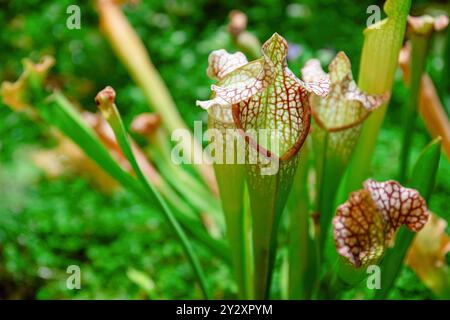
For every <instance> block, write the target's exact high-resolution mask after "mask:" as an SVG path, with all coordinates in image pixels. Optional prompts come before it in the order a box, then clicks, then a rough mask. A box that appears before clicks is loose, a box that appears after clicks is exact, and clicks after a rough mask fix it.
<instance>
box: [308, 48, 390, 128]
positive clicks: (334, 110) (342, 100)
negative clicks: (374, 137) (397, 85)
mask: <svg viewBox="0 0 450 320" xmlns="http://www.w3.org/2000/svg"><path fill="white" fill-rule="evenodd" d="M328 69H329V73H328V74H326V73H325V72H324V71H323V69H322V67H321V66H320V62H319V60H317V59H311V60H309V61H308V62H307V63H306V64H305V66H304V67H303V68H302V75H303V78H304V79H305V80H306V81H314V80H316V81H317V80H320V79H328V81H329V82H330V93H329V94H328V95H327V96H326V97H320V96H312V97H311V108H312V110H311V114H312V117H313V118H314V121H315V123H316V124H317V125H318V126H319V127H320V128H322V129H324V130H326V131H328V132H337V131H343V130H346V129H350V128H353V127H356V126H357V125H359V124H361V123H362V122H363V121H364V120H365V119H366V118H367V117H368V116H369V115H370V113H371V112H372V111H373V110H375V109H376V108H377V107H379V106H380V105H381V104H382V103H384V102H386V101H387V100H389V96H390V94H389V93H388V92H386V93H384V94H380V95H369V94H367V93H365V92H363V91H361V90H360V89H359V88H358V86H357V85H356V83H355V81H354V80H353V75H352V69H351V64H350V60H349V59H348V57H347V55H346V54H345V53H344V52H342V51H341V52H339V53H338V54H337V55H336V57H335V58H334V59H333V60H332V61H331V63H330V65H329V66H328Z"/></svg>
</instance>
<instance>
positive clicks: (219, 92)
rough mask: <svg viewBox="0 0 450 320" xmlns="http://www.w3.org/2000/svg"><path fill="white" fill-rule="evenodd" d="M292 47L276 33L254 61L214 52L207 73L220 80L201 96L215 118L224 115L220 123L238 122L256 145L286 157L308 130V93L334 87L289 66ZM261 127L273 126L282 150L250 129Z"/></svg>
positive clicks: (273, 136)
mask: <svg viewBox="0 0 450 320" xmlns="http://www.w3.org/2000/svg"><path fill="white" fill-rule="evenodd" d="M287 50H288V44H287V41H286V40H285V39H284V38H283V37H281V36H280V35H279V34H277V33H275V34H274V35H273V36H272V37H271V38H270V39H269V40H267V41H266V42H265V43H264V45H263V46H262V49H261V53H262V55H263V56H262V58H259V59H257V60H254V61H252V62H247V60H246V58H245V56H244V55H243V54H242V53H240V52H237V53H234V54H230V53H228V52H226V51H225V50H216V51H213V52H212V53H211V54H210V57H209V60H208V61H209V67H208V71H207V74H208V76H209V77H210V78H212V79H215V80H218V82H217V85H212V86H211V90H212V91H213V97H212V99H211V100H208V101H197V105H199V106H201V107H202V108H204V109H206V110H212V112H210V114H211V115H212V116H213V117H214V116H216V117H217V116H218V115H219V117H220V116H221V115H222V118H221V119H218V120H219V122H223V123H230V124H232V125H234V126H235V127H236V128H237V129H238V130H239V132H240V134H242V135H243V137H244V138H245V140H246V142H247V143H248V145H249V146H250V147H251V148H254V149H256V150H257V151H258V152H259V153H260V154H262V155H264V156H268V157H277V158H279V160H281V161H287V160H289V159H291V158H292V157H293V156H295V155H296V154H297V152H298V150H300V148H301V146H302V144H303V142H304V140H305V138H306V136H307V134H308V132H309V126H310V106H309V101H308V98H309V93H310V92H313V93H315V94H319V95H326V94H327V93H328V89H329V82H328V79H320V81H311V82H303V81H302V80H300V79H298V78H297V77H296V76H295V75H294V74H293V73H292V71H291V70H290V69H289V68H288V67H287V63H286V56H287ZM218 108H219V109H220V111H221V112H217V110H218ZM224 114H225V115H224ZM231 119H232V122H231V121H230V120H231ZM261 128H263V129H271V130H273V133H271V134H270V139H278V140H279V142H280V150H279V151H278V150H273V149H272V148H271V147H270V143H271V142H270V141H269V142H266V143H261V142H260V141H256V140H255V139H254V138H253V137H251V136H250V135H248V134H247V131H249V130H251V129H261Z"/></svg>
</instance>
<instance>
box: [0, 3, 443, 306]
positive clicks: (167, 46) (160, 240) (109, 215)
mask: <svg viewBox="0 0 450 320" xmlns="http://www.w3.org/2000/svg"><path fill="white" fill-rule="evenodd" d="M446 2H447V1H441V2H439V1H437V2H430V1H413V9H412V14H421V13H423V12H431V11H433V10H435V9H436V8H441V7H443V6H445V5H447V8H448V4H446ZM382 3H383V1H375V0H358V1H350V0H342V1H333V0H320V1H319V0H303V1H297V2H295V1H277V0H262V1H241V2H240V4H238V5H233V4H232V3H231V1H225V0H223V1H204V0H199V1H180V0H168V1H156V0H153V1H141V3H140V4H139V5H137V6H134V5H126V6H125V12H126V15H127V17H128V18H129V20H130V22H131V23H132V25H133V26H134V27H135V29H136V30H137V32H138V34H139V36H140V37H141V39H142V40H143V42H144V44H145V46H146V47H147V49H148V51H149V53H150V56H151V59H152V61H153V63H154V64H155V66H156V67H157V68H158V70H159V71H160V73H161V75H162V77H163V79H164V80H165V82H166V83H167V85H168V87H169V89H170V91H171V93H172V95H173V97H174V99H175V101H176V103H177V105H178V107H179V110H180V113H181V114H182V116H183V118H184V119H185V121H186V123H187V124H188V125H190V126H193V121H194V120H198V119H202V120H206V113H205V112H202V110H200V109H199V108H196V107H195V100H196V99H200V100H202V99H203V100H204V99H206V98H207V97H208V95H209V86H210V82H209V80H208V78H207V77H206V75H205V73H206V67H207V58H208V54H209V53H210V51H212V50H214V49H219V48H226V49H229V50H231V51H234V50H235V49H234V48H233V47H232V45H231V41H230V37H229V35H228V33H227V28H226V25H227V23H228V14H229V12H230V11H231V10H232V9H239V10H241V11H243V12H245V13H246V14H247V15H248V30H249V31H251V32H252V33H254V34H255V35H256V36H257V37H258V38H259V39H260V40H261V41H264V40H265V39H267V38H268V37H269V36H270V35H271V34H272V33H273V32H278V33H280V34H281V35H283V36H284V37H285V38H286V39H287V40H288V42H289V43H290V44H291V45H292V46H294V47H296V48H297V49H298V50H297V51H298V55H297V56H294V57H293V58H292V59H290V61H289V66H290V67H291V69H292V70H293V71H294V72H295V73H296V74H297V75H298V74H299V69H300V67H301V66H302V64H303V63H304V62H305V61H306V60H307V59H309V58H312V57H318V58H319V59H320V60H321V61H322V62H323V63H325V64H327V63H328V62H329V61H330V59H331V58H332V57H333V56H334V55H335V53H336V52H337V51H339V50H343V51H345V52H346V53H347V55H348V56H349V57H350V59H351V61H352V63H353V69H354V70H353V71H354V74H357V67H358V63H359V54H360V51H361V47H362V41H363V35H362V30H363V29H364V28H365V26H366V20H367V17H368V14H366V8H367V7H368V6H369V5H371V4H378V5H380V6H381V5H382ZM71 4H77V5H79V6H80V8H81V29H80V30H68V29H67V28H66V19H67V17H68V15H67V14H66V8H67V7H68V6H69V5H71ZM0 10H1V11H0V25H1V26H2V31H1V32H0V48H1V49H0V79H1V80H2V81H3V80H10V81H12V80H15V79H16V78H17V77H18V75H19V74H20V73H21V71H22V66H21V59H22V58H24V57H31V58H33V59H34V60H36V61H37V60H38V59H39V58H40V57H41V56H42V55H44V54H51V55H53V56H55V58H56V66H55V67H54V69H53V74H55V75H56V78H55V79H54V80H55V81H56V82H57V83H58V85H59V86H60V87H61V88H62V90H63V91H64V92H65V93H66V94H67V95H68V96H69V97H71V98H73V99H75V100H77V101H79V102H80V104H81V105H82V106H83V108H85V109H88V110H94V109H95V104H94V101H93V97H94V96H95V94H96V92H98V91H99V90H100V89H102V88H104V87H105V86H106V85H111V86H113V87H114V88H115V89H116V91H117V96H118V99H117V101H118V105H119V107H120V108H121V110H120V111H121V113H122V114H123V115H124V116H125V120H126V123H127V124H129V122H130V121H131V119H132V117H133V116H134V115H136V114H139V113H141V112H145V111H148V107H147V105H146V102H145V99H144V96H143V95H142V93H141V92H140V90H139V89H138V88H137V86H136V85H135V84H134V83H133V82H132V80H131V79H130V77H129V75H128V73H127V72H126V70H125V69H124V68H123V67H122V66H121V65H120V64H119V63H118V60H117V59H116V57H115V56H114V54H113V52H112V50H111V49H110V46H109V44H108V43H107V41H106V40H105V39H104V37H103V36H102V34H101V32H100V31H99V28H98V17H97V14H96V11H95V7H94V4H93V2H90V1H89V2H88V1H72V0H62V1H38V0H24V1H2V0H0ZM445 50H447V53H448V41H447V39H446V38H445V36H444V37H442V36H441V37H440V38H437V39H436V40H435V42H434V44H433V48H432V52H431V57H430V59H429V60H428V66H427V69H428V71H429V73H430V74H431V76H432V78H433V80H434V82H435V83H436V85H437V87H438V90H439V92H440V94H441V99H443V100H444V104H445V105H446V107H447V110H446V111H447V114H448V111H449V110H448V102H449V101H450V93H449V87H448V83H449V82H448V71H449V70H448V65H449V63H448V56H446V53H445V52H446V51H445ZM445 68H447V69H445ZM406 95H407V90H406V88H405V87H404V85H403V83H402V81H401V75H400V73H399V74H398V75H397V77H396V81H395V85H394V92H393V97H392V101H391V104H390V107H389V111H388V113H387V116H386V120H385V122H384V124H383V129H382V131H381V134H380V136H379V140H378V144H377V149H376V154H375V156H374V161H373V163H374V166H373V177H374V178H376V179H389V178H392V177H395V175H396V173H397V171H398V168H397V167H396V163H397V162H398V161H397V159H398V156H399V152H400V139H401V135H400V122H401V117H402V115H401V114H400V107H401V105H402V103H403V102H404V101H405V98H406ZM429 140H430V136H429V134H428V133H427V131H426V129H425V127H424V125H423V123H422V122H421V121H420V120H419V121H418V125H417V131H416V135H415V138H414V150H413V151H414V153H413V156H412V157H413V158H415V157H416V156H417V153H418V152H419V151H420V150H421V148H423V146H425V144H426V143H427V142H428V141H429ZM54 143H55V142H54V141H53V140H52V139H51V138H50V137H49V135H48V132H47V129H46V128H45V126H44V125H42V124H39V123H35V122H31V121H30V120H29V119H27V118H26V117H25V116H24V115H21V114H18V113H14V112H12V111H11V110H10V109H9V108H7V107H6V106H5V105H3V104H1V103H0V299H5V298H9V299H11V298H14V299H20V298H27V299H35V298H36V299H50V298H54V299H61V298H98V299H100V298H106V299H108V298H129V299H136V298H148V297H149V298H160V299H169V298H196V297H199V291H198V289H197V288H196V287H195V286H194V285H193V284H194V282H195V279H194V275H193V274H192V272H191V269H190V266H189V265H188V264H187V261H186V260H185V258H184V256H183V254H182V251H181V248H180V247H179V245H178V243H177V242H176V240H175V239H174V238H173V235H172V233H171V232H170V229H169V227H168V226H167V225H166V224H165V222H164V220H163V218H162V217H161V216H160V215H158V214H155V213H154V212H149V209H148V208H147V207H145V206H144V205H142V204H141V203H140V201H139V200H138V199H136V198H134V197H133V196H132V195H130V194H129V193H126V192H117V193H114V194H112V195H105V194H104V193H102V192H100V191H98V190H97V189H96V188H95V187H94V186H92V185H91V184H90V183H89V181H87V180H85V179H83V178H80V177H76V176H71V175H70V174H67V175H65V176H63V177H61V178H58V179H52V180H49V179H47V178H46V177H45V175H44V174H43V172H42V171H41V170H40V169H38V168H36V166H34V165H33V163H32V161H31V159H30V157H29V152H30V150H33V149H36V148H40V147H50V146H52V145H53V144H54ZM449 177H450V164H449V162H448V160H447V159H446V158H444V157H442V159H441V166H440V169H439V173H438V182H437V186H436V190H435V193H434V195H433V197H432V201H431V203H430V208H431V210H432V211H433V212H435V213H436V214H438V215H440V216H442V217H444V218H446V219H447V221H448V220H449V218H450V209H449V204H448V200H449V198H450V197H449V196H450V178H449ZM199 253H200V257H201V259H202V263H204V264H205V268H206V271H207V274H208V281H209V282H210V283H211V284H214V287H215V288H216V296H217V297H218V298H227V297H233V291H234V290H235V288H233V284H232V283H230V281H229V280H228V279H230V278H231V275H230V271H229V270H228V269H227V268H226V267H225V266H223V264H222V263H221V262H220V261H218V260H217V261H216V260H215V259H211V257H209V256H208V253H207V252H202V251H201V250H200V252H199ZM70 264H76V265H79V266H80V267H81V271H82V289H81V290H68V289H66V282H65V281H66V278H67V274H66V268H67V266H68V265H70ZM391 297H393V298H430V297H431V293H430V292H429V291H428V290H427V289H426V288H425V287H424V286H423V285H422V284H421V283H420V281H419V280H418V279H417V278H416V276H415V275H414V273H413V272H412V271H411V270H410V269H408V268H407V267H405V268H404V270H403V271H402V275H401V277H400V279H399V281H398V283H397V285H396V288H395V290H394V291H393V293H392V296H391Z"/></svg>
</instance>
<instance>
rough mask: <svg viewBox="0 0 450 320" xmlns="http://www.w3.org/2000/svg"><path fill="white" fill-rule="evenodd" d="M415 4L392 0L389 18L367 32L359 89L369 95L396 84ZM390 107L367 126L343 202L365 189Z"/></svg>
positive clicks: (380, 110) (382, 109) (388, 6)
mask: <svg viewBox="0 0 450 320" xmlns="http://www.w3.org/2000/svg"><path fill="white" fill-rule="evenodd" d="M410 7H411V0H388V1H386V3H385V5H384V11H385V12H386V13H387V15H388V17H387V18H386V19H384V20H382V21H380V22H378V23H376V24H374V25H372V26H370V27H369V28H367V29H366V30H365V32H364V35H365V41H364V46H363V50H362V55H361V63H360V69H359V77H358V87H359V88H360V89H361V90H363V91H365V92H367V93H369V94H382V93H385V92H389V91H390V90H391V87H392V83H393V80H394V74H395V70H396V68H397V63H398V55H399V52H400V48H401V45H402V42H403V37H404V34H405V28H406V18H407V16H408V12H409V8H410ZM386 109H387V104H384V105H382V106H380V107H379V108H378V109H377V110H375V111H374V112H373V113H372V114H371V115H370V116H369V118H368V119H367V120H366V121H365V122H364V125H363V128H362V131H361V135H360V136H359V139H358V144H357V146H356V148H355V150H354V153H353V155H352V160H351V164H350V166H349V170H347V175H346V177H345V184H344V185H343V189H342V192H341V194H340V198H339V199H340V200H344V199H346V198H347V196H348V194H349V193H350V191H353V190H356V189H358V188H360V187H361V183H362V182H363V181H364V180H365V179H366V178H367V176H368V172H369V168H370V163H371V158H372V155H373V152H374V149H375V145H376V141H377V137H378V133H379V131H380V128H381V125H382V122H383V119H384V114H385V113H386Z"/></svg>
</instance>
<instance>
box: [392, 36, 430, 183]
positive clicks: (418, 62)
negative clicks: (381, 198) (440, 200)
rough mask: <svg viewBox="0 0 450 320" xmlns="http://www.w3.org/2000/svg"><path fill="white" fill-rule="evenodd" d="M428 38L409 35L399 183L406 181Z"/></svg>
mask: <svg viewBox="0 0 450 320" xmlns="http://www.w3.org/2000/svg"><path fill="white" fill-rule="evenodd" d="M428 44H429V36H428V35H419V34H415V33H412V34H411V62H410V66H411V78H410V82H409V97H408V102H407V104H406V105H405V106H404V108H403V112H402V116H403V120H402V123H403V143H402V149H401V154H400V168H399V169H400V173H399V181H400V183H404V182H405V181H406V177H407V172H408V163H409V157H410V153H411V145H412V140H413V136H414V122H415V120H416V116H417V105H418V99H419V94H420V85H421V83H422V74H423V72H424V70H425V63H426V58H427V53H428Z"/></svg>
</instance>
